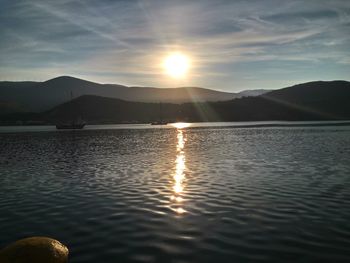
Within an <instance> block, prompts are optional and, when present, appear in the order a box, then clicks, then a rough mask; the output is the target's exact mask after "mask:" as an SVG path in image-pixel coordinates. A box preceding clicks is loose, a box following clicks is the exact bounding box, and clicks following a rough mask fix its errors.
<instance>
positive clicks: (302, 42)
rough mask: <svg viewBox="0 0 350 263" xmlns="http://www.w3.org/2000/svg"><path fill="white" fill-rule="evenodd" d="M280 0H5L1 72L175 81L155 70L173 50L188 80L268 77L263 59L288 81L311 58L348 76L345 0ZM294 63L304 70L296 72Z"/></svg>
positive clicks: (228, 84)
mask: <svg viewBox="0 0 350 263" xmlns="http://www.w3.org/2000/svg"><path fill="white" fill-rule="evenodd" d="M282 2H283V3H281V1H276V0H268V1H239V0H237V1H225V0H221V1H219V0H218V1H214V0H202V1H166V0H163V1H160V0H149V1H109V0H100V1H94V0H87V1H73V0H65V1H37V0H32V1H29V0H18V1H4V3H3V5H2V6H3V8H2V9H1V10H0V36H1V38H2V39H3V41H2V42H1V43H0V55H1V57H2V60H1V62H0V68H2V70H3V72H7V73H6V74H5V73H2V74H1V76H0V77H1V78H3V79H9V78H10V77H7V76H15V75H16V72H17V73H18V74H22V75H23V79H25V78H27V79H32V78H34V76H35V78H37V76H40V74H42V79H45V78H47V77H51V76H52V74H54V72H57V75H58V74H61V73H63V74H66V75H72V74H75V75H77V76H90V77H89V79H91V80H99V81H102V82H107V81H108V82H119V83H120V82H124V83H125V84H134V85H148V86H162V85H165V86H173V85H175V84H178V83H176V82H171V80H169V79H168V78H167V77H166V76H163V75H162V69H161V66H160V63H161V60H162V58H163V57H164V56H165V55H166V54H167V53H169V52H171V51H175V50H180V51H182V52H184V53H187V54H189V56H190V57H191V59H192V61H193V68H192V72H191V74H190V75H189V77H188V79H187V80H186V81H187V82H186V84H187V83H189V84H190V85H191V86H206V87H208V85H209V86H211V87H213V86H215V87H221V88H222V89H227V90H234V89H236V87H235V85H236V84H237V83H245V85H246V87H247V88H254V87H255V88H260V87H261V86H263V87H267V86H268V85H271V83H272V81H271V80H268V79H266V78H267V77H264V74H265V73H266V71H267V70H268V69H267V67H271V70H272V71H273V70H276V72H277V71H278V70H277V69H278V67H281V66H283V67H285V71H289V72H291V74H290V76H288V78H289V79H288V80H285V81H286V82H288V83H289V82H292V81H294V82H295V83H297V82H298V81H299V80H302V79H303V80H304V79H308V78H314V77H315V72H314V71H313V70H310V68H311V67H314V68H315V67H316V68H319V73H318V74H319V75H318V76H316V77H318V79H320V78H322V77H327V78H333V77H334V78H346V75H345V74H344V72H347V71H349V63H348V60H347V59H346V58H347V57H349V55H350V54H349V53H350V50H349V48H348V47H349V46H350V34H349V32H350V4H349V2H348V1H332V3H330V1H325V0H320V1H301V0H300V1H299V0H292V1H282ZM325 65H327V66H325ZM327 67H328V69H329V70H327ZM300 68H303V69H304V70H305V72H302V76H300V77H298V74H301V73H300V70H299V69H300ZM336 69H337V70H336ZM52 72H53V73H52ZM31 76H33V77H31ZM244 76H254V77H253V78H252V77H248V78H246V77H245V78H244ZM268 77H269V78H271V76H270V75H269V76H268ZM284 77H286V76H284ZM276 78H277V79H278V77H276ZM310 80H312V79H310ZM256 81H260V83H261V86H259V87H257V86H256V85H257V82H256ZM273 83H275V81H274V82H273ZM276 83H279V85H277V84H274V85H276V86H273V87H276V88H277V87H280V86H284V84H283V80H281V79H280V80H278V81H277V82H276ZM273 87H272V88H273ZM269 88H271V87H269Z"/></svg>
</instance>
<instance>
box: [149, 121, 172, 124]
mask: <svg viewBox="0 0 350 263" xmlns="http://www.w3.org/2000/svg"><path fill="white" fill-rule="evenodd" d="M167 124H168V123H167V122H166V121H153V122H151V125H167Z"/></svg>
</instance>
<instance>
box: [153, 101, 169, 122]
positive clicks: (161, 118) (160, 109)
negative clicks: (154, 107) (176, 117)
mask: <svg viewBox="0 0 350 263" xmlns="http://www.w3.org/2000/svg"><path fill="white" fill-rule="evenodd" d="M167 124H168V122H167V121H165V120H163V117H162V103H159V120H157V121H152V122H151V125H167Z"/></svg>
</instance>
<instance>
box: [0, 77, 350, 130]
mask: <svg viewBox="0 0 350 263" xmlns="http://www.w3.org/2000/svg"><path fill="white" fill-rule="evenodd" d="M89 85H90V84H89ZM140 89H141V88H140ZM349 101H350V82H347V81H316V82H309V83H304V84H299V85H295V86H291V87H287V88H283V89H280V90H274V91H270V92H268V93H264V94H263V95H260V96H256V97H242V98H237V99H232V100H227V101H217V102H190V103H182V104H175V103H162V104H161V105H162V107H161V112H160V104H159V103H149V102H132V101H126V100H121V99H116V98H107V97H101V96H95V95H83V96H80V97H78V98H75V99H73V100H71V101H68V102H65V103H63V104H60V105H58V106H56V107H54V108H52V109H51V110H48V111H44V112H42V113H33V114H30V113H16V114H6V115H3V116H0V122H1V123H2V124H13V123H16V122H17V121H24V123H40V122H42V123H55V122H56V121H57V120H65V119H69V118H70V117H71V116H72V114H78V115H80V116H82V117H83V118H84V119H85V120H86V121H87V122H88V123H90V124H92V123H147V122H151V121H155V120H159V118H160V115H161V116H162V118H163V119H164V120H167V121H190V122H197V121H269V120H290V121H306V120H350V103H349Z"/></svg>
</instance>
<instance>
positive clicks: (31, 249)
mask: <svg viewBox="0 0 350 263" xmlns="http://www.w3.org/2000/svg"><path fill="white" fill-rule="evenodd" d="M67 262H68V248H67V247H66V246H65V245H63V244H62V243H60V242H59V241H57V240H55V239H52V238H48V237H29V238H25V239H21V240H18V241H16V242H15V243H13V244H11V245H9V246H7V247H5V248H4V249H2V250H0V263H67Z"/></svg>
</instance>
